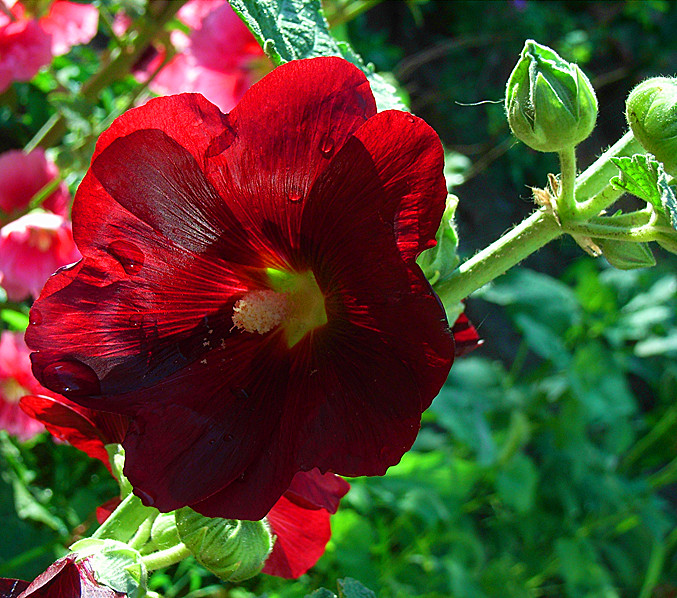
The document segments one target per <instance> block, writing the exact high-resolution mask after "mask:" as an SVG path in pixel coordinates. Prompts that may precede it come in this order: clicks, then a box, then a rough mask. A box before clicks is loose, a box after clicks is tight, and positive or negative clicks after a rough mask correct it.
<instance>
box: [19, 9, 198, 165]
mask: <svg viewBox="0 0 677 598" xmlns="http://www.w3.org/2000/svg"><path fill="white" fill-rule="evenodd" d="M186 1H187V0H173V1H171V2H155V3H150V4H149V10H150V9H151V8H154V7H158V8H155V14H153V15H146V17H145V18H144V19H143V20H142V21H141V26H140V28H139V30H138V31H137V35H136V36H126V38H127V39H129V38H131V37H133V38H134V39H133V43H131V44H130V45H127V46H124V47H118V48H114V49H113V50H112V52H111V54H110V58H109V60H108V62H107V63H106V64H104V65H103V66H102V68H101V69H100V70H99V71H98V72H97V73H96V74H95V75H94V76H92V77H91V79H89V81H87V82H86V83H85V84H84V85H83V86H82V89H81V90H80V95H81V96H82V97H83V98H84V99H85V100H88V101H96V99H97V98H98V96H99V93H100V92H101V90H103V89H104V88H105V87H107V86H108V85H110V84H111V83H112V82H113V81H116V80H117V79H119V78H121V77H122V76H124V75H125V74H127V73H128V72H129V71H130V69H131V67H132V65H133V64H134V63H135V62H136V61H137V60H138V59H139V58H140V56H141V55H142V54H143V52H144V51H145V50H146V48H147V47H148V46H149V45H150V43H151V41H152V40H153V38H154V37H155V36H156V35H157V34H158V32H159V31H161V30H162V29H163V28H164V26H165V24H166V23H167V22H168V21H169V20H170V19H172V18H173V17H174V15H175V14H176V12H177V11H178V10H179V9H180V8H181V6H183V5H184V4H185V3H186ZM65 132H66V119H65V117H64V116H63V114H61V113H56V114H53V115H52V117H51V118H50V119H49V120H48V121H47V123H45V125H44V126H43V127H42V128H41V129H40V130H39V131H38V133H37V134H36V135H35V137H34V138H33V139H31V140H30V141H29V142H28V144H27V145H26V151H31V150H33V149H35V148H36V147H43V148H48V147H51V146H52V145H54V144H55V143H56V142H57V141H58V140H59V139H60V138H61V137H62V136H63V134H64V133H65Z"/></svg>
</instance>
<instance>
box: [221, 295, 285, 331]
mask: <svg viewBox="0 0 677 598" xmlns="http://www.w3.org/2000/svg"><path fill="white" fill-rule="evenodd" d="M287 315H289V301H288V298H287V295H286V294H284V293H277V292H275V291H270V290H263V291H250V292H249V293H247V294H246V295H245V296H244V297H242V299H238V301H237V302H236V303H235V305H234V306H233V325H234V326H235V327H237V328H239V329H240V330H244V331H245V332H258V333H259V334H265V333H266V332H270V331H271V330H272V329H273V328H275V327H276V326H277V325H278V324H279V323H280V322H282V320H283V319H284V318H285V317H286V316H287Z"/></svg>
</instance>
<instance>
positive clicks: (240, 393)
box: [230, 387, 249, 401]
mask: <svg viewBox="0 0 677 598" xmlns="http://www.w3.org/2000/svg"><path fill="white" fill-rule="evenodd" d="M230 392H232V393H233V395H235V398H236V399H242V400H243V401H244V400H246V399H248V398H249V393H248V392H247V391H246V390H245V389H244V388H240V387H237V388H232V389H231V391H230Z"/></svg>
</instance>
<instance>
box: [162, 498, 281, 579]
mask: <svg viewBox="0 0 677 598" xmlns="http://www.w3.org/2000/svg"><path fill="white" fill-rule="evenodd" d="M175 516H176V526H177V528H178V530H179V536H180V537H181V541H182V542H183V543H184V544H185V545H186V546H187V547H188V549H189V550H190V551H191V552H192V553H193V556H195V558H196V559H197V561H198V562H199V563H201V564H202V565H203V566H204V567H205V568H206V569H208V570H209V571H211V572H212V573H213V574H214V575H216V576H217V577H219V578H220V579H222V580H224V581H233V582H238V581H242V580H244V579H249V578H250V577H253V576H254V575H256V574H257V573H258V572H259V571H261V569H262V568H263V565H264V563H265V562H266V559H267V558H268V555H269V554H270V551H271V550H272V548H273V541H272V536H271V534H270V528H269V527H268V524H267V523H266V521H265V520H262V521H238V520H236V519H221V518H218V517H214V518H210V517H205V516H204V515H200V514H199V513H196V512H195V511H193V510H192V509H191V508H190V507H183V508H182V509H179V510H178V511H176V512H175Z"/></svg>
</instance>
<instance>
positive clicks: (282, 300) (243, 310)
mask: <svg viewBox="0 0 677 598" xmlns="http://www.w3.org/2000/svg"><path fill="white" fill-rule="evenodd" d="M266 274H267V275H268V283H269V286H270V288H269V289H265V290H255V291H249V292H248V293H246V294H245V295H244V296H243V297H242V298H241V299H239V300H238V301H237V302H236V303H235V305H234V306H233V324H234V326H235V327H236V328H239V329H240V330H243V331H245V332H249V333H257V334H266V333H267V332H270V331H271V330H273V329H277V328H279V329H280V330H281V331H282V332H283V333H284V335H285V340H286V342H287V346H288V347H289V348H290V349H291V348H292V347H293V346H294V345H295V344H296V343H298V342H299V341H300V340H301V339H302V338H303V337H304V336H305V335H306V334H307V333H308V332H311V331H312V330H315V329H316V328H319V327H320V326H323V325H324V324H326V323H327V312H326V310H325V307H324V295H322V291H320V287H319V286H318V285H317V281H316V280H315V276H314V275H313V273H312V272H311V271H310V270H307V271H305V272H288V271H284V270H277V269H274V268H268V269H267V270H266Z"/></svg>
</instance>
